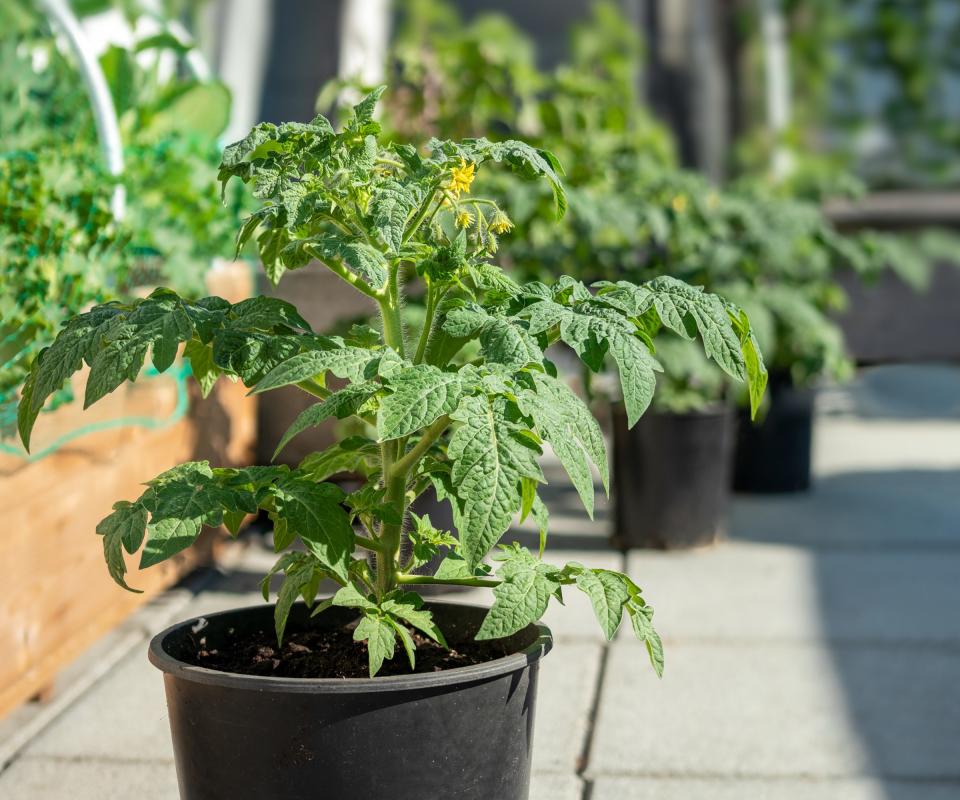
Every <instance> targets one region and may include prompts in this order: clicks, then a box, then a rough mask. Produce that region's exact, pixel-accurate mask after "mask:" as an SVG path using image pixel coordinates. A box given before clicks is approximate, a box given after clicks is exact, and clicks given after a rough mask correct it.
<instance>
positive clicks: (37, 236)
mask: <svg viewBox="0 0 960 800" xmlns="http://www.w3.org/2000/svg"><path fill="white" fill-rule="evenodd" d="M80 5H81V6H83V4H80ZM87 5H89V6H90V8H89V9H86V8H84V10H89V11H94V10H100V7H101V6H102V5H104V4H102V3H101V4H87ZM136 10H137V9H136V7H135V6H134V5H130V7H129V9H128V11H130V13H135V12H136ZM0 19H2V22H3V23H4V37H3V40H2V41H0V136H2V139H3V143H4V144H3V153H2V154H0V209H2V211H0V263H2V282H3V292H2V295H0V311H2V320H3V322H2V326H0V414H2V415H3V418H2V420H0V429H2V430H4V431H8V430H9V423H10V421H11V420H10V414H9V413H8V412H11V411H12V409H13V404H14V403H15V401H16V392H17V390H18V388H19V386H20V384H21V383H22V381H23V378H24V377H25V375H26V373H27V371H28V370H29V367H30V363H31V361H32V359H33V357H34V356H35V354H36V353H37V352H38V351H39V350H40V349H41V348H42V347H44V346H45V345H47V344H49V343H50V341H51V340H52V337H53V334H54V332H55V331H56V329H57V328H58V327H59V325H60V323H61V321H62V320H63V319H64V318H66V317H69V316H71V315H73V314H76V313H77V312H79V311H81V310H83V309H84V308H85V307H87V306H89V305H90V304H92V303H99V302H103V301H105V300H108V299H111V298H120V297H124V296H128V295H129V294H130V293H131V292H133V291H135V289H136V287H138V286H144V287H152V286H153V285H156V284H157V283H161V282H162V283H164V284H166V285H171V286H174V287H176V288H177V289H178V291H181V292H183V293H184V294H186V295H188V296H198V295H199V294H201V293H202V292H203V289H204V276H205V274H206V272H207V270H208V268H209V266H210V263H211V259H213V258H214V257H218V256H222V257H229V256H230V255H231V254H232V250H233V231H234V230H235V226H236V224H237V221H238V219H239V217H240V214H241V213H242V211H243V209H242V208H241V207H240V206H241V202H242V201H241V199H240V194H239V192H231V193H230V195H229V196H228V197H227V198H226V200H227V202H226V204H225V205H224V204H223V203H221V199H220V194H219V190H218V188H217V185H216V180H215V179H216V171H217V166H218V164H219V158H220V147H219V144H218V136H219V135H220V133H221V132H222V130H223V129H224V127H225V126H226V123H227V120H228V117H229V111H230V95H229V92H228V90H227V89H226V87H225V86H223V84H221V83H220V82H218V81H212V80H211V81H201V80H197V79H184V78H181V77H180V76H178V74H177V70H176V68H175V67H176V62H177V60H178V59H179V58H180V57H181V56H183V55H184V52H185V50H186V48H185V47H184V45H183V44H181V43H180V42H179V41H178V40H177V39H175V38H174V37H173V36H171V35H169V34H164V33H161V34H156V35H151V36H147V37H143V38H141V39H140V40H139V41H138V42H137V43H136V44H135V45H134V46H133V47H131V48H129V49H126V48H121V47H118V46H111V47H109V48H108V49H107V50H106V51H105V52H104V53H103V55H102V56H101V59H100V63H101V66H102V68H103V71H104V75H105V77H106V79H107V82H108V84H109V88H110V91H111V94H112V96H113V101H114V104H115V106H116V111H117V115H118V119H119V124H120V131H121V137H122V140H123V143H124V174H123V176H122V179H121V180H122V183H123V185H124V186H125V188H126V197H127V203H126V213H125V216H124V218H123V220H117V219H115V218H114V217H113V214H112V212H111V206H110V198H111V195H112V192H113V188H114V186H115V185H116V181H117V179H116V178H114V177H113V176H110V175H109V174H108V173H107V170H106V169H105V167H104V165H103V157H102V155H101V152H100V149H99V144H98V141H97V134H96V129H95V125H94V119H93V113H92V111H91V108H90V106H89V100H88V97H87V94H86V92H85V90H84V86H83V83H82V80H81V77H80V75H79V73H78V71H77V69H76V66H75V65H74V63H73V61H72V59H71V58H70V56H69V55H68V54H66V53H65V52H64V51H63V50H62V49H61V47H60V46H59V45H58V42H57V40H56V38H55V37H54V36H53V34H52V32H51V30H50V28H49V26H48V24H47V21H46V20H45V19H44V18H43V17H42V16H40V15H39V14H38V13H37V12H36V10H35V9H34V7H33V5H32V4H29V3H23V2H15V3H11V4H9V5H8V6H7V7H6V8H5V9H4V11H3V13H2V17H0ZM171 61H172V66H173V68H171ZM68 396H69V394H68V393H65V394H64V395H63V397H62V399H66V398H67V397H68Z"/></svg>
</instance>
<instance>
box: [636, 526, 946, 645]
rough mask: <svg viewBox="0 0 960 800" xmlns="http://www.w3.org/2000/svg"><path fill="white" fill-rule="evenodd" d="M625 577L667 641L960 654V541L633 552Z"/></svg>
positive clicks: (723, 546) (752, 545) (743, 545)
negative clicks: (946, 545) (920, 646)
mask: <svg viewBox="0 0 960 800" xmlns="http://www.w3.org/2000/svg"><path fill="white" fill-rule="evenodd" d="M628 572H629V573H630V574H631V575H632V576H633V577H634V579H635V580H637V581H638V582H639V583H640V585H641V586H643V587H644V589H645V591H646V595H647V599H648V600H649V601H650V603H651V604H652V605H653V606H654V608H655V609H656V610H657V611H656V614H657V616H656V620H657V625H658V629H659V630H660V633H661V635H663V636H666V637H668V638H671V639H683V640H688V639H701V640H711V639H716V640H754V639H761V640H762V639H789V640H806V641H809V640H815V639H821V640H822V639H829V640H831V641H834V640H835V641H867V642H889V643H909V642H931V643H935V642H943V643H949V642H956V643H957V644H958V645H960V614H957V613H955V610H956V608H957V604H958V602H960V587H958V580H960V533H958V546H957V548H956V549H947V550H937V551H932V552H931V551H929V550H909V551H903V550H895V551H892V550H879V551H878V550H860V549H850V550H831V549H825V550H818V549H810V548H800V547H795V546H787V545H777V544H765V543H743V542H728V543H724V544H721V545H718V546H716V547H710V548H700V549H697V550H688V551H684V552H674V553H661V552H634V553H632V554H631V555H630V557H629V559H628ZM891 590H893V592H894V594H895V599H893V598H892V597H891ZM718 599H721V602H720V604H719V605H718Z"/></svg>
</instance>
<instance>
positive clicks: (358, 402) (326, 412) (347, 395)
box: [268, 376, 380, 480]
mask: <svg viewBox="0 0 960 800" xmlns="http://www.w3.org/2000/svg"><path fill="white" fill-rule="evenodd" d="M268 377H269V376H268ZM379 389H380V385H379V384H378V383H376V382H374V381H364V382H362V383H352V384H350V385H349V386H347V387H345V388H343V389H341V390H340V391H339V392H334V393H333V394H332V395H330V396H329V397H327V398H326V399H325V400H323V401H322V402H320V403H315V404H314V405H312V406H309V407H308V408H306V409H304V410H303V411H301V412H300V414H299V415H297V418H296V419H295V420H294V421H293V423H292V424H291V425H290V427H289V428H287V430H286V433H284V434H283V437H282V438H281V439H280V443H279V444H278V445H277V449H276V450H274V452H273V457H274V458H276V457H277V456H278V455H280V451H281V450H283V448H284V447H286V446H287V445H288V444H289V443H290V440H291V439H293V437H294V436H296V435H297V434H299V433H302V432H303V431H305V430H306V429H307V428H312V427H315V426H317V425H319V424H320V423H321V422H323V421H324V420H326V419H330V418H331V417H335V418H336V419H343V418H344V417H349V416H351V415H352V414H356V413H357V411H358V409H359V408H360V406H362V405H363V404H364V403H365V402H366V401H367V400H369V399H370V398H371V397H372V396H373V395H374V394H375V393H376V392H377V391H378V390H379ZM317 480H323V478H318V479H317Z"/></svg>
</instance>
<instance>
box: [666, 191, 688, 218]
mask: <svg viewBox="0 0 960 800" xmlns="http://www.w3.org/2000/svg"><path fill="white" fill-rule="evenodd" d="M670 208H672V209H673V210H674V211H675V212H676V213H678V214H682V213H683V212H684V211H686V210H687V198H686V195H682V194H678V195H677V196H676V197H674V198H673V200H671V201H670Z"/></svg>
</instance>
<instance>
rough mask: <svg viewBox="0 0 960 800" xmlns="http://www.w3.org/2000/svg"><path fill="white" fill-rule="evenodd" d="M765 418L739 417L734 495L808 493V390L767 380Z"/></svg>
mask: <svg viewBox="0 0 960 800" xmlns="http://www.w3.org/2000/svg"><path fill="white" fill-rule="evenodd" d="M768 391H769V394H770V406H769V408H768V409H767V413H766V416H764V417H763V418H762V419H761V420H759V421H757V422H751V420H750V415H749V413H748V412H747V411H745V410H744V411H741V412H740V419H739V424H738V426H737V451H736V459H735V467H734V477H733V488H734V491H737V492H744V493H751V494H773V493H778V492H803V491H806V490H807V489H809V488H810V453H811V450H812V444H813V402H814V390H813V389H798V388H796V387H794V386H792V385H791V384H790V382H789V379H788V378H786V377H780V378H776V379H775V378H774V377H773V376H771V380H770V386H769V389H768Z"/></svg>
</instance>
